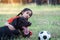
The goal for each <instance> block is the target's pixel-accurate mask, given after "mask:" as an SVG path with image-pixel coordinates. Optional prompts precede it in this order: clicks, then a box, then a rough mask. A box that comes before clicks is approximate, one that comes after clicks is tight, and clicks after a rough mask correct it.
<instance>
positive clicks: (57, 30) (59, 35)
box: [0, 4, 60, 40]
mask: <svg viewBox="0 0 60 40" xmlns="http://www.w3.org/2000/svg"><path fill="white" fill-rule="evenodd" d="M5 5H6V4H5ZM2 6H3V7H2ZM5 7H6V8H7V7H8V8H7V9H4V8H5ZM9 7H10V8H11V9H10V10H9ZM25 7H28V8H31V9H32V10H33V16H32V17H31V18H30V19H29V21H31V22H32V25H31V27H29V28H30V30H32V32H33V35H32V36H31V40H38V39H37V37H38V33H39V32H40V31H43V30H46V31H49V32H50V33H51V35H52V39H51V40H60V5H56V6H52V5H41V6H36V5H34V6H33V5H30V6H29V5H25V6H22V7H20V6H18V5H17V6H16V5H14V6H12V7H11V6H7V5H6V6H4V5H1V4H0V10H1V11H0V26H3V25H4V23H5V22H6V21H7V20H8V18H10V17H13V16H15V15H16V14H17V13H19V11H20V10H22V9H23V8H25ZM19 8H20V9H19ZM8 13H13V14H8ZM14 13H15V14H14ZM21 40H26V39H24V38H22V39H21Z"/></svg>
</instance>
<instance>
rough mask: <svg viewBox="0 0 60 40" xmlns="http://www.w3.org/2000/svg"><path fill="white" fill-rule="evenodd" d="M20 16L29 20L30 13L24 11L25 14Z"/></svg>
mask: <svg viewBox="0 0 60 40" xmlns="http://www.w3.org/2000/svg"><path fill="white" fill-rule="evenodd" d="M22 14H23V15H22V16H23V17H24V18H30V15H31V11H25V12H22Z"/></svg>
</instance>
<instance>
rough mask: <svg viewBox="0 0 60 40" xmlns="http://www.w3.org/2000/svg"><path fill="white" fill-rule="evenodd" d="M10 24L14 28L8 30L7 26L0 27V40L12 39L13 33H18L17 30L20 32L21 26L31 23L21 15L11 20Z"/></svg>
mask: <svg viewBox="0 0 60 40" xmlns="http://www.w3.org/2000/svg"><path fill="white" fill-rule="evenodd" d="M10 24H11V25H13V26H14V28H15V29H16V30H10V29H9V28H8V26H3V27H1V28H0V40H8V39H11V40H13V38H14V36H15V35H20V33H19V31H18V30H20V31H21V32H22V30H23V28H22V26H25V27H27V26H30V25H31V23H30V22H28V21H27V20H26V19H25V18H23V17H19V18H16V19H14V20H13V22H12V23H10Z"/></svg>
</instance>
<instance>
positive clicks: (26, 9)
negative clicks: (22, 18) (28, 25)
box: [17, 8, 33, 16]
mask: <svg viewBox="0 0 60 40" xmlns="http://www.w3.org/2000/svg"><path fill="white" fill-rule="evenodd" d="M25 11H31V16H32V14H33V13H32V10H31V9H29V8H24V9H23V10H22V11H21V12H20V13H19V14H18V15H17V16H19V15H22V14H23V13H22V12H25Z"/></svg>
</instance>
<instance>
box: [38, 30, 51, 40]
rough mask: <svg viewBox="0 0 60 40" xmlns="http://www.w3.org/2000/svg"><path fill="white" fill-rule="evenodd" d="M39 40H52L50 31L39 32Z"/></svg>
mask: <svg viewBox="0 0 60 40" xmlns="http://www.w3.org/2000/svg"><path fill="white" fill-rule="evenodd" d="M38 40H51V34H50V33H49V32H48V31H42V32H39V35H38Z"/></svg>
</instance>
